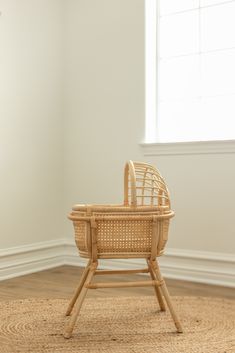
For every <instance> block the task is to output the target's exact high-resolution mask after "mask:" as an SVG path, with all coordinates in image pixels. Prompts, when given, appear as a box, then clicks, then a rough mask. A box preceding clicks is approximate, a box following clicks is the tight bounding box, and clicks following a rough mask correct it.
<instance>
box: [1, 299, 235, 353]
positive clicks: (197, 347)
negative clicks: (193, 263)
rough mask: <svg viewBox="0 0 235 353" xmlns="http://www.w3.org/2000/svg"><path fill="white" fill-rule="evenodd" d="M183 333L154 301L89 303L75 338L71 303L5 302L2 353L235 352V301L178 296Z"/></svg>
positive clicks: (176, 304)
mask: <svg viewBox="0 0 235 353" xmlns="http://www.w3.org/2000/svg"><path fill="white" fill-rule="evenodd" d="M173 301H174V303H175V308H176V310H177V312H178V314H179V317H180V319H181V323H182V325H183V328H184V333H183V334H179V333H176V331H175V326H174V324H173V322H172V319H171V317H170V315H169V312H168V311H167V312H159V310H158V305H157V303H156V299H155V297H132V298H126V297H124V298H123V297H120V298H101V299H90V298H89V299H86V300H85V302H84V306H83V308H82V310H81V314H80V316H79V318H78V321H77V324H76V326H75V329H74V333H73V336H72V338H71V339H69V340H66V339H64V338H63V336H62V332H63V329H64V325H65V323H66V322H67V320H68V319H69V318H68V317H65V316H64V312H65V310H66V307H67V304H68V302H67V300H64V299H55V300H52V299H26V300H15V301H10V302H0V353H29V352H30V353H49V352H50V353H77V352H78V353H88V352H89V353H91V352H92V353H184V352H185V353H234V352H235V301H232V300H223V299H216V298H204V297H173Z"/></svg>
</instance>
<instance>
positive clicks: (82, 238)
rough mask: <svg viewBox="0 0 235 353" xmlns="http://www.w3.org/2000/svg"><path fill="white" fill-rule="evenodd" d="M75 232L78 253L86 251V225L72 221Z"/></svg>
mask: <svg viewBox="0 0 235 353" xmlns="http://www.w3.org/2000/svg"><path fill="white" fill-rule="evenodd" d="M73 225H74V231H75V242H76V245H77V247H78V249H79V250H80V251H87V246H86V243H87V242H86V235H87V223H86V222H81V221H74V222H73Z"/></svg>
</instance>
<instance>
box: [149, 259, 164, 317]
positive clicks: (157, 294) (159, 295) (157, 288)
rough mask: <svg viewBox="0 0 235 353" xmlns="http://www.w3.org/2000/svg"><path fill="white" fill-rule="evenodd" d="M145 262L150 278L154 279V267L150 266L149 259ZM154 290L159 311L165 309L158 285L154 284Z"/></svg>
mask: <svg viewBox="0 0 235 353" xmlns="http://www.w3.org/2000/svg"><path fill="white" fill-rule="evenodd" d="M147 264H148V267H149V272H150V276H151V278H152V280H156V279H157V277H156V275H155V273H154V269H153V268H152V265H151V263H150V262H149V260H147ZM154 290H155V293H156V297H157V300H158V303H159V306H160V309H161V311H166V306H165V303H164V301H163V297H162V293H161V291H160V289H159V287H158V286H154Z"/></svg>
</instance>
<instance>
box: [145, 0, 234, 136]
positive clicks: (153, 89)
mask: <svg viewBox="0 0 235 353" xmlns="http://www.w3.org/2000/svg"><path fill="white" fill-rule="evenodd" d="M145 1H146V2H145V4H146V142H183V141H211V140H232V139H235V0H230V1H229V0H145Z"/></svg>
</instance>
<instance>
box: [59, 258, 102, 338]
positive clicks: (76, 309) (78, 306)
mask: <svg viewBox="0 0 235 353" xmlns="http://www.w3.org/2000/svg"><path fill="white" fill-rule="evenodd" d="M96 268H97V264H96V263H92V264H91V265H90V266H89V272H88V275H87V278H86V280H85V282H84V284H83V287H82V289H81V292H80V295H79V298H78V300H77V302H76V304H75V307H74V312H73V314H72V316H71V318H70V321H69V323H68V325H67V327H66V328H65V331H64V338H70V337H71V335H72V332H73V328H74V325H75V323H76V320H77V317H78V315H79V312H80V310H81V306H82V303H83V301H84V299H85V296H86V293H87V291H88V288H87V287H86V286H87V285H88V284H90V282H91V280H92V277H93V276H94V273H95V270H96Z"/></svg>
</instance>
